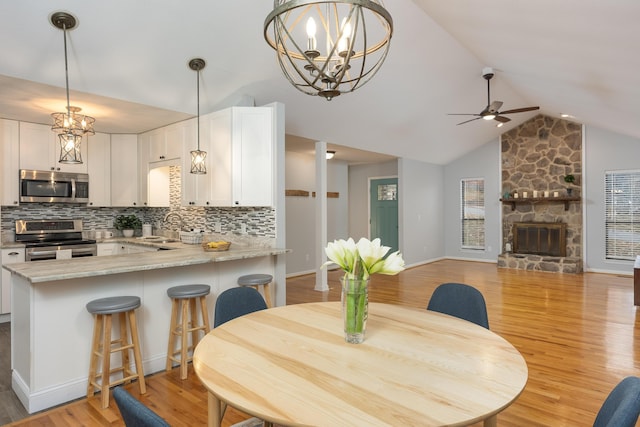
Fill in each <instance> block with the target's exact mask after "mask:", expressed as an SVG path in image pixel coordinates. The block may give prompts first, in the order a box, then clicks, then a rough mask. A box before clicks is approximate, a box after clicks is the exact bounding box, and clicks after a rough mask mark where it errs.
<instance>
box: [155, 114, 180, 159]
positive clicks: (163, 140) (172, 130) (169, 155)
mask: <svg viewBox="0 0 640 427" xmlns="http://www.w3.org/2000/svg"><path fill="white" fill-rule="evenodd" d="M148 133H149V161H150V162H158V161H163V160H171V159H179V158H180V155H181V154H182V142H183V140H184V125H183V123H182V122H180V123H174V124H172V125H169V126H165V127H162V128H160V129H155V130H152V131H150V132H148Z"/></svg>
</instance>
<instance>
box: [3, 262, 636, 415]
mask: <svg viewBox="0 0 640 427" xmlns="http://www.w3.org/2000/svg"><path fill="white" fill-rule="evenodd" d="M630 273H632V271H630ZM340 275H341V273H340V271H332V272H329V282H330V283H329V285H330V290H329V291H328V292H317V291H314V290H313V287H314V283H315V276H314V275H309V276H301V277H296V278H291V279H288V280H287V304H297V303H303V302H314V301H336V300H339V299H340V293H339V291H340V289H339V277H340ZM443 282H461V283H467V284H470V285H473V286H475V287H477V288H478V289H479V290H480V291H481V292H482V293H483V294H484V296H485V299H486V301H487V308H488V312H489V324H490V327H491V330H493V331H494V332H496V333H498V334H500V335H501V336H503V337H504V338H506V339H507V340H509V341H510V342H511V343H512V344H513V345H514V346H515V347H516V348H517V349H518V350H519V351H520V352H521V353H522V355H523V356H524V358H525V359H526V361H527V364H528V367H529V381H528V383H527V386H526V388H525V390H524V392H523V393H522V395H521V396H520V397H519V398H518V400H516V401H515V403H514V404H513V405H511V406H510V407H509V408H507V409H506V410H505V411H503V412H502V413H501V414H500V415H499V417H498V425H499V426H514V427H515V426H518V427H522V426H534V427H535V426H587V425H592V423H593V419H594V418H595V415H596V413H597V411H598V409H599V408H600V405H601V404H602V402H603V401H604V399H605V398H606V396H607V394H608V393H609V391H610V390H611V389H612V388H613V387H614V386H615V385H616V384H617V383H618V382H619V381H620V380H621V379H622V378H624V377H625V376H627V375H640V327H639V326H640V323H639V322H640V319H639V318H638V315H637V309H636V307H634V306H633V279H632V277H631V276H617V275H607V274H595V273H585V274H578V275H572V274H565V275H562V274H553V273H540V272H530V271H520V270H506V269H498V268H497V267H496V266H495V264H487V263H477V262H465V261H453V260H444V261H439V262H435V263H432V264H428V265H424V266H421V267H416V268H412V269H409V270H407V271H404V272H402V273H400V274H399V275H397V276H382V275H376V276H374V277H373V279H372V282H371V286H370V300H371V301H375V302H386V303H391V304H401V305H407V306H412V307H420V308H424V307H426V305H427V302H428V301H429V297H430V296H431V293H432V292H433V290H434V289H435V287H436V286H437V285H439V284H440V283H443ZM0 384H2V383H0ZM128 388H129V389H130V390H131V391H132V393H133V394H134V396H137V397H139V398H140V399H141V400H142V401H143V402H144V403H145V404H146V405H148V406H150V407H151V408H153V409H154V410H155V411H156V412H158V413H159V414H160V415H161V416H162V417H164V418H165V419H167V421H168V422H169V423H170V424H171V425H174V426H194V425H205V424H206V420H207V409H206V407H207V399H206V392H205V389H204V388H203V387H202V386H201V385H200V383H199V381H198V379H197V377H196V376H195V375H194V374H193V371H192V369H191V367H190V371H189V378H188V380H184V381H182V380H180V377H179V372H178V371H177V370H176V369H174V370H173V371H172V372H169V373H158V374H155V375H151V376H149V377H148V380H147V388H148V391H147V394H146V395H144V396H139V395H138V392H137V385H136V384H132V385H130V386H128ZM3 400H4V399H3ZM246 417H247V415H245V414H242V413H239V412H236V411H233V410H230V411H228V412H227V415H226V417H225V420H224V425H225V426H229V425H231V424H233V423H236V422H238V421H240V420H242V419H244V418H246ZM11 425H12V426H44V425H46V426H77V425H86V426H93V425H96V426H97V425H114V426H122V425H123V424H122V421H121V420H120V418H119V414H118V411H117V408H116V406H115V404H113V405H112V407H111V408H109V409H106V410H102V409H100V406H99V400H98V399H97V398H93V399H80V400H78V401H75V402H72V403H70V404H67V405H64V406H61V407H58V408H55V409H52V410H49V411H46V412H43V413H40V414H36V415H34V416H31V417H29V418H26V419H24V420H21V421H19V422H16V423H14V424H11Z"/></svg>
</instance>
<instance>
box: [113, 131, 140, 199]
mask: <svg viewBox="0 0 640 427" xmlns="http://www.w3.org/2000/svg"><path fill="white" fill-rule="evenodd" d="M138 182H139V178H138V137H137V135H123V134H113V135H111V206H137V207H142V206H144V203H143V202H141V201H140V194H139V192H138Z"/></svg>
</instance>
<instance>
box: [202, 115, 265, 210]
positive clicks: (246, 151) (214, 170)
mask: <svg viewBox="0 0 640 427" xmlns="http://www.w3.org/2000/svg"><path fill="white" fill-rule="evenodd" d="M201 119H202V120H207V122H208V123H207V125H208V126H209V130H208V139H209V143H210V147H211V152H210V153H209V155H208V156H207V158H209V157H211V161H210V163H209V164H210V166H211V168H210V169H207V173H208V174H210V176H211V177H210V182H211V195H212V200H211V205H212V206H272V205H273V164H274V162H273V155H274V149H273V145H274V141H273V140H274V137H273V110H272V108H270V107H231V108H228V109H226V110H222V111H217V112H215V113H211V114H208V115H206V116H204V117H203V118H201ZM201 141H202V138H201Z"/></svg>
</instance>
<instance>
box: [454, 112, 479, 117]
mask: <svg viewBox="0 0 640 427" xmlns="http://www.w3.org/2000/svg"><path fill="white" fill-rule="evenodd" d="M447 116H480V114H473V113H447Z"/></svg>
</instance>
